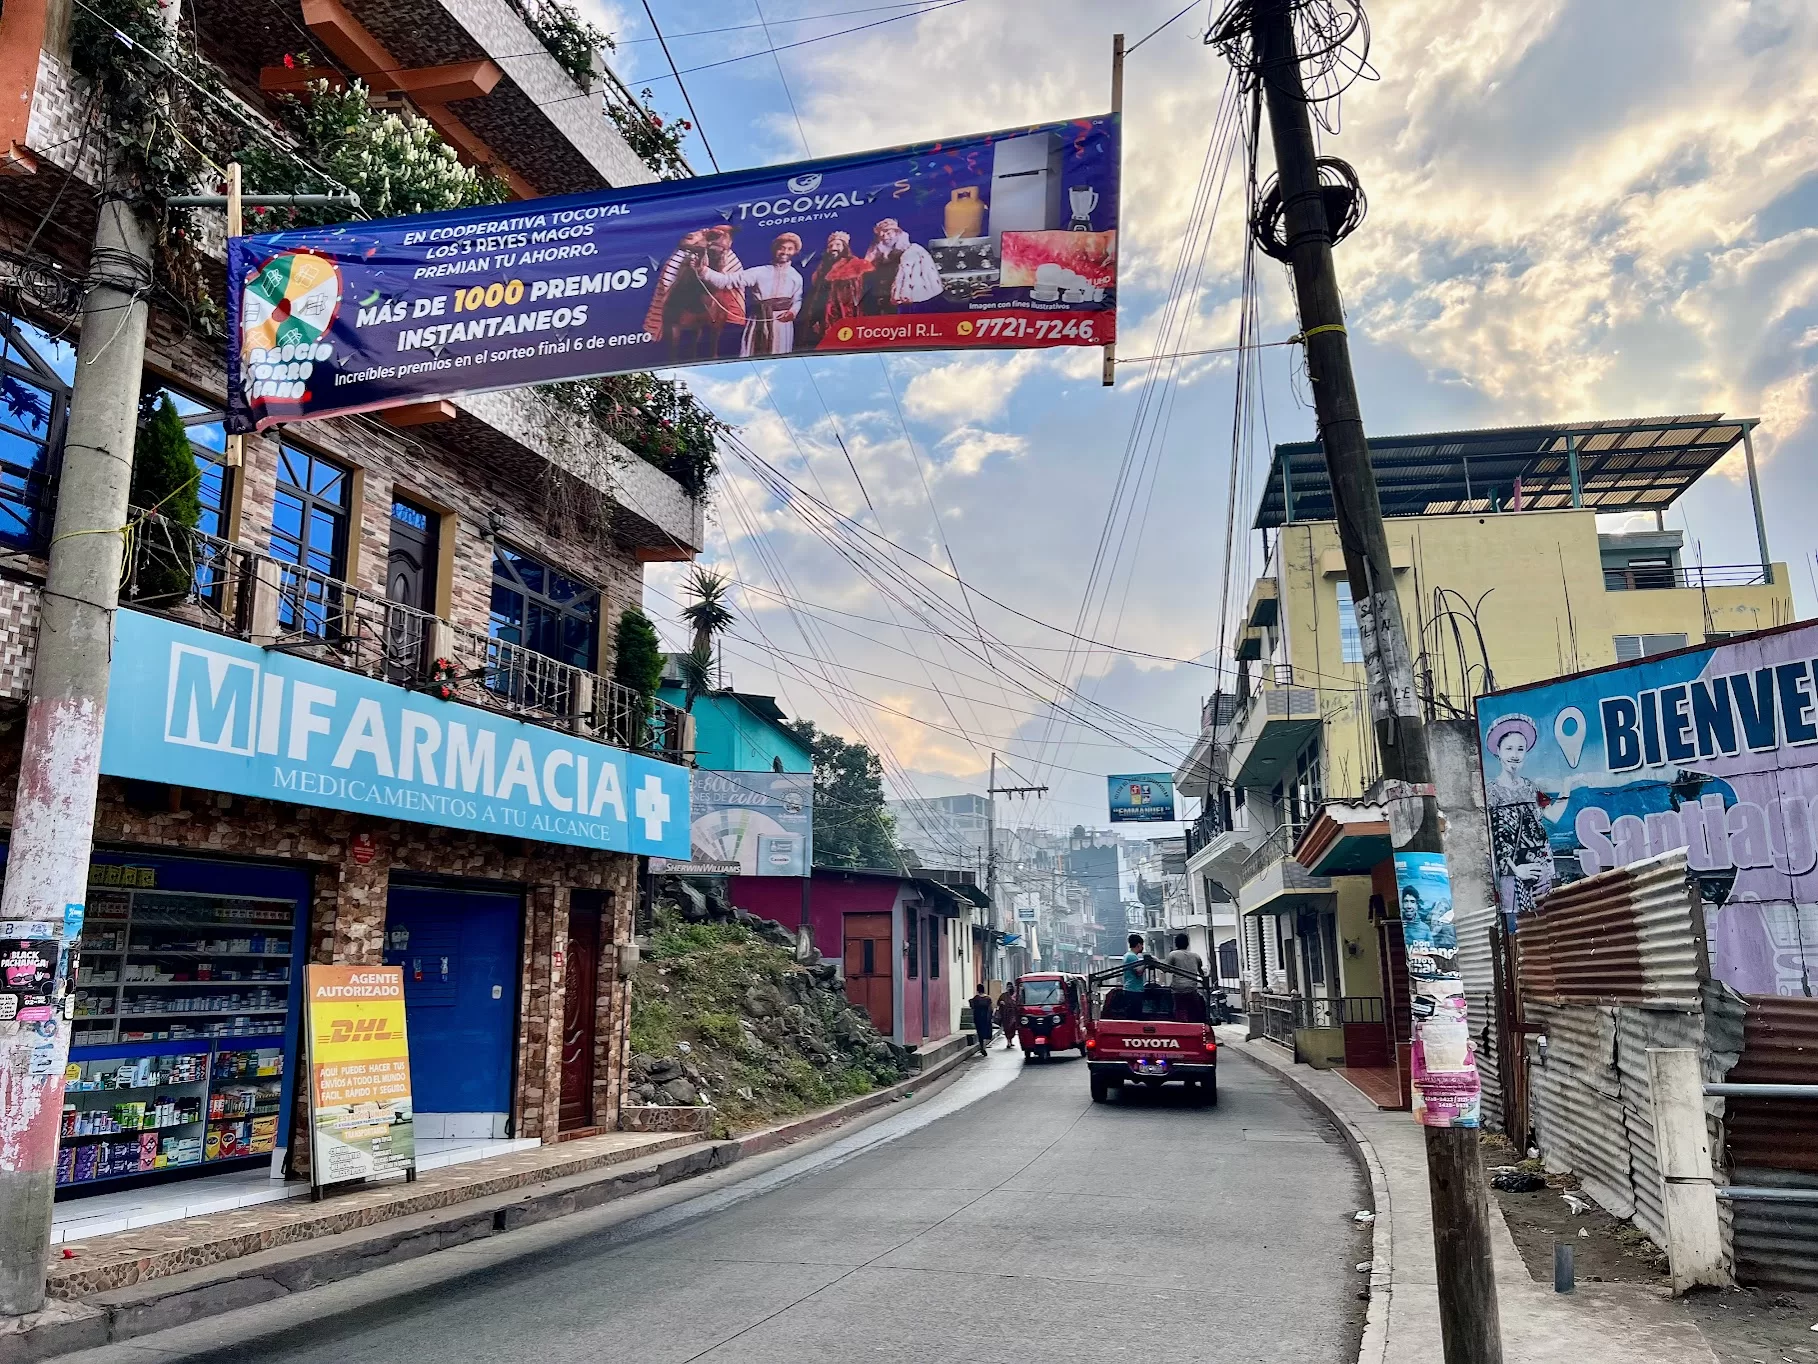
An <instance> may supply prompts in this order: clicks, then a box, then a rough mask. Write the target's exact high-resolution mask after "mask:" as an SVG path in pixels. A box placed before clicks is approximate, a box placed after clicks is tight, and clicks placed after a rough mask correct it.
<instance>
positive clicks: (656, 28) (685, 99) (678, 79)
mask: <svg viewBox="0 0 1818 1364" xmlns="http://www.w3.org/2000/svg"><path fill="white" fill-rule="evenodd" d="M644 13H645V15H646V16H648V17H649V19H650V27H651V30H652V32H654V33H655V34H656V37H657V41H658V42H659V43H662V44H663V60H664V61H666V62H668V63H669V71H670V74H671V75H673V76H674V77H675V83H676V86H677V88H678V89H680V90H681V92H682V103H684V104H686V105H687V106H688V117H690V118H692V119H693V120H694V130H695V132H697V133H699V134H700V135H701V145H702V146H703V147H705V148H706V149H707V159H708V161H710V162H712V164H713V169H714V171H715V172H716V173H717V172H718V171H719V169H720V159H719V157H717V156H715V155H714V154H713V144H712V143H710V142H708V141H707V130H706V129H705V128H703V127H702V126H701V116H700V115H699V114H697V113H695V111H694V100H693V99H692V98H690V96H689V94H688V86H687V84H686V83H685V82H684V81H683V80H682V73H681V72H680V71H677V70H676V69H675V58H674V57H672V56H670V55H669V44H668V43H667V42H664V39H663V29H662V26H661V25H660V24H658V23H657V21H656V13H655V11H653V10H652V9H651V8H650V0H644ZM633 84H641V82H635V81H634V82H633Z"/></svg>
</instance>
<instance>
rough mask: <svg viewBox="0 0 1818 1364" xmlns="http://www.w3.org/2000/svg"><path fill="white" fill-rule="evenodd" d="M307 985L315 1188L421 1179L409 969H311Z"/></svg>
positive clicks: (312, 1177)
mask: <svg viewBox="0 0 1818 1364" xmlns="http://www.w3.org/2000/svg"><path fill="white" fill-rule="evenodd" d="M305 984H306V990H305V996H306V1004H305V1013H304V1021H303V1027H304V1037H305V1045H306V1055H307V1065H308V1068H309V1100H310V1102H309V1138H310V1147H309V1154H310V1160H309V1177H310V1183H311V1184H312V1185H314V1186H315V1187H316V1188H317V1189H318V1190H319V1189H320V1188H322V1187H323V1186H324V1185H328V1184H341V1183H344V1182H346V1181H347V1180H351V1179H368V1178H371V1177H373V1176H375V1175H385V1174H392V1173H394V1172H396V1171H398V1170H403V1171H404V1172H405V1177H406V1178H407V1179H415V1178H416V1174H417V1157H416V1136H415V1132H414V1129H413V1126H412V1111H411V1101H410V1050H409V1046H408V1043H407V1040H406V1033H405V1027H404V969H403V968H402V967H400V966H315V965H312V966H310V967H308V968H306V971H305Z"/></svg>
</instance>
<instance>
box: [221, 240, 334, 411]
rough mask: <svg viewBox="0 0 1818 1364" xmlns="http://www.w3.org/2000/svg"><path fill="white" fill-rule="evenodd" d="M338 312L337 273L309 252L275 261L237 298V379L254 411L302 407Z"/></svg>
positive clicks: (327, 349)
mask: <svg viewBox="0 0 1818 1364" xmlns="http://www.w3.org/2000/svg"><path fill="white" fill-rule="evenodd" d="M340 308H341V271H340V268H339V267H338V266H337V265H336V264H335V263H334V262H333V261H332V260H330V259H329V258H328V257H326V256H318V255H316V254H315V253H314V252H311V251H287V252H284V253H283V254H281V255H276V256H273V257H272V258H271V259H270V260H268V261H266V262H265V264H264V265H262V266H260V267H259V269H258V270H257V271H256V272H254V273H253V274H252V275H250V276H248V277H247V280H246V287H245V288H244V290H243V291H242V292H241V296H240V335H241V342H240V377H241V383H242V384H243V386H244V387H245V390H246V396H247V398H248V399H249V400H250V401H251V402H253V403H254V404H255V405H261V406H267V407H269V406H272V405H278V404H286V403H301V402H302V401H303V399H304V397H305V396H306V395H307V394H308V392H309V377H310V374H311V372H312V371H313V370H314V368H315V366H316V365H317V364H318V363H320V362H321V361H324V360H327V359H328V358H329V357H330V356H331V355H332V354H333V353H334V350H333V347H331V346H330V345H329V344H328V342H327V341H326V340H325V339H324V338H325V337H326V335H327V332H328V329H329V327H330V326H332V325H333V324H334V320H335V314H336V313H338V312H339V311H340Z"/></svg>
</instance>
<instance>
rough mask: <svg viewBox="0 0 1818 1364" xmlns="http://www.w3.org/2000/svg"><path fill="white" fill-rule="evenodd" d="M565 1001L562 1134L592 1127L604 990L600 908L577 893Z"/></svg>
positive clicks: (570, 922)
mask: <svg viewBox="0 0 1818 1364" xmlns="http://www.w3.org/2000/svg"><path fill="white" fill-rule="evenodd" d="M564 965H565V969H566V971H567V972H568V977H567V982H566V986H565V993H564V995H563V998H562V1112H561V1130H562V1131H564V1132H571V1131H573V1130H574V1129H575V1128H577V1127H591V1126H592V1125H593V1057H594V1041H595V1038H594V1019H595V1017H596V1011H597V1008H598V1000H599V988H600V902H599V900H598V899H597V898H594V897H592V896H583V895H582V894H580V893H578V892H577V893H576V894H575V896H574V898H573V903H572V904H570V906H569V909H568V949H567V956H566V959H565V964H564Z"/></svg>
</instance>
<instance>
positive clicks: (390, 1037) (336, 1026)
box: [322, 1014, 404, 1046]
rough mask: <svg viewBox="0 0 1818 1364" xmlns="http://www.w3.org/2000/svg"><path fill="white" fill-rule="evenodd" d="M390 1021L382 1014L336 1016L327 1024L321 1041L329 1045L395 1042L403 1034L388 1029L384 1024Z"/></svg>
mask: <svg viewBox="0 0 1818 1364" xmlns="http://www.w3.org/2000/svg"><path fill="white" fill-rule="evenodd" d="M390 1021H391V1020H390V1019H389V1018H387V1017H386V1016H385V1015H383V1014H381V1015H379V1016H378V1017H376V1018H337V1019H335V1020H333V1021H332V1022H331V1023H330V1024H329V1025H328V1036H326V1037H324V1038H323V1039H322V1041H323V1042H326V1043H327V1044H329V1045H330V1046H336V1045H340V1044H343V1043H347V1042H395V1041H398V1040H399V1039H401V1038H402V1037H403V1036H404V1034H403V1033H402V1032H401V1031H400V1032H392V1031H390V1030H389V1029H388V1028H387V1026H386V1025H387V1024H388V1023H390Z"/></svg>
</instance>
